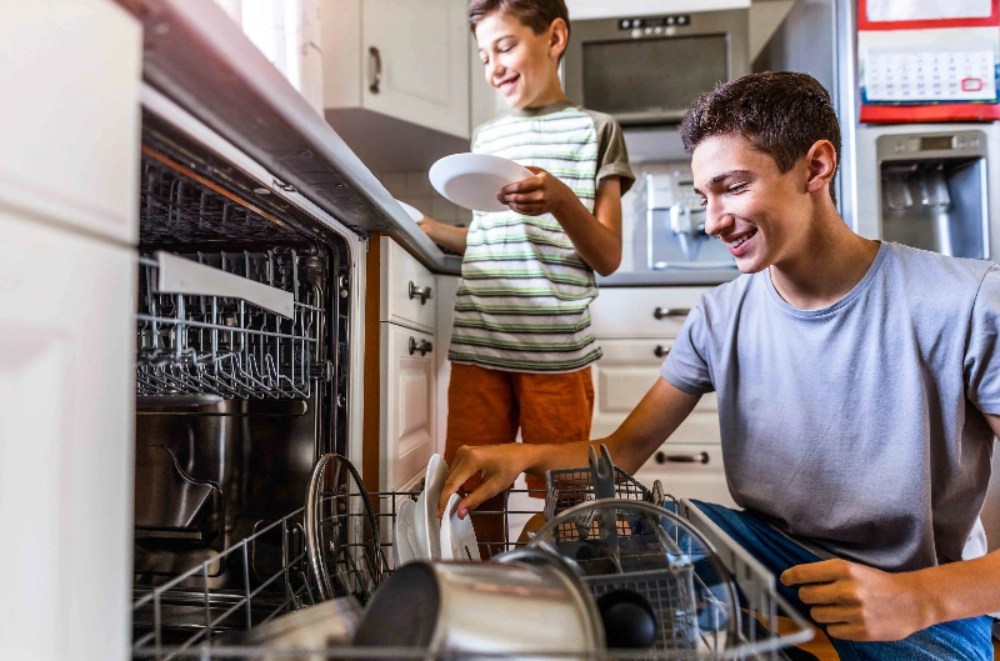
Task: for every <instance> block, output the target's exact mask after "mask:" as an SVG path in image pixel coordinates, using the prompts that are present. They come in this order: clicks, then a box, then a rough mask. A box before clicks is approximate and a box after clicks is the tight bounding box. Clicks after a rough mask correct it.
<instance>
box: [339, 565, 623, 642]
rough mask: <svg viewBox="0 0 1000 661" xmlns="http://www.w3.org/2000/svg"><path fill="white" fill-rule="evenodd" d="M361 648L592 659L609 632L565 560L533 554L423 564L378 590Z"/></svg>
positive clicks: (402, 570) (360, 628)
mask: <svg viewBox="0 0 1000 661" xmlns="http://www.w3.org/2000/svg"><path fill="white" fill-rule="evenodd" d="M354 644H355V645H357V646H362V647H368V646H370V647H383V648H390V647H395V648H400V647H403V648H418V649H422V650H426V653H427V654H428V655H430V656H436V655H450V654H455V653H459V654H466V653H485V654H503V655H512V656H516V658H518V659H530V658H532V657H538V658H540V657H544V656H546V655H547V654H548V655H554V654H558V655H559V658H573V656H574V655H577V654H579V656H580V658H584V657H585V658H592V657H593V656H594V654H595V652H597V651H599V650H603V649H604V647H605V643H604V631H603V628H602V626H601V620H600V615H599V614H598V612H597V607H596V605H595V603H594V600H593V598H592V597H591V595H590V593H589V592H588V590H587V589H586V587H585V586H584V585H583V583H582V581H581V580H580V578H579V577H578V576H577V575H576V574H575V572H574V571H573V569H572V568H571V567H570V566H569V565H568V564H567V563H566V562H565V561H564V560H562V559H561V558H559V557H558V556H552V555H551V554H548V553H545V552H542V551H537V550H529V551H528V552H527V553H519V554H518V555H514V556H510V557H508V558H503V557H501V558H500V559H499V561H497V562H459V561H417V562H412V563H410V564H408V565H405V566H403V567H401V568H400V569H398V570H397V571H396V572H395V573H394V574H393V575H392V576H390V577H389V579H388V580H387V581H386V582H385V583H383V584H382V586H381V587H380V588H379V589H378V591H376V593H375V597H374V599H373V600H372V602H371V603H370V604H369V605H368V608H367V609H366V611H365V613H364V615H363V617H362V620H361V623H360V624H359V626H358V630H357V632H356V635H355V637H354Z"/></svg>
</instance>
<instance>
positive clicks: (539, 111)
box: [510, 99, 576, 117]
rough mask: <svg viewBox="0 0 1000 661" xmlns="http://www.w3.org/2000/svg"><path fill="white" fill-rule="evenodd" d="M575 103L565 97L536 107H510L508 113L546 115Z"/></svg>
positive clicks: (516, 115) (518, 115) (521, 115)
mask: <svg viewBox="0 0 1000 661" xmlns="http://www.w3.org/2000/svg"><path fill="white" fill-rule="evenodd" d="M575 105H576V104H575V103H573V102H572V101H570V100H568V99H566V100H563V101H556V102H555V103H550V104H549V105H547V106H538V107H537V108H511V111H510V114H511V115H513V116H515V117H537V116H538V115H548V114H549V113H553V112H558V111H560V110H565V109H566V108H572V107H574V106H575Z"/></svg>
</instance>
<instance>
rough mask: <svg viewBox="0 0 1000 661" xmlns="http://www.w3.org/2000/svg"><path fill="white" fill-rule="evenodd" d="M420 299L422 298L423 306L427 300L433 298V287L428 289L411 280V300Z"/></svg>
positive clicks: (428, 286)
mask: <svg viewBox="0 0 1000 661" xmlns="http://www.w3.org/2000/svg"><path fill="white" fill-rule="evenodd" d="M418 297H419V298H420V304H421V305H424V304H426V303H427V300H428V299H429V298H430V297H431V286H430V285H427V286H426V287H420V286H418V285H417V284H416V283H415V282H413V281H412V280H410V300H411V301H412V300H413V299H415V298H418Z"/></svg>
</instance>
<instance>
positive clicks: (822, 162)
mask: <svg viewBox="0 0 1000 661" xmlns="http://www.w3.org/2000/svg"><path fill="white" fill-rule="evenodd" d="M805 160H806V166H807V168H808V171H807V177H808V178H807V180H806V190H807V191H808V192H810V193H817V192H819V191H823V190H830V181H831V180H832V179H833V176H834V175H835V174H836V173H837V150H836V149H834V148H833V144H832V143H831V142H830V141H829V140H817V141H816V142H815V143H813V146H812V147H810V148H809V151H808V152H806V156H805Z"/></svg>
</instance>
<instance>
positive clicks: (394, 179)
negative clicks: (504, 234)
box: [375, 171, 472, 226]
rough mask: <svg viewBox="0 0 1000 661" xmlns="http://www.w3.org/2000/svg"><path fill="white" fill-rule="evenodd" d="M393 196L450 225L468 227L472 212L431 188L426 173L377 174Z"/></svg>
mask: <svg viewBox="0 0 1000 661" xmlns="http://www.w3.org/2000/svg"><path fill="white" fill-rule="evenodd" d="M375 176H377V177H378V179H379V181H381V182H382V185H383V186H385V187H386V190H388V191H389V192H390V193H392V196H393V197H395V198H396V199H398V200H402V201H403V202H406V203H407V204H409V205H412V206H414V207H416V208H417V209H419V210H420V211H422V212H424V214H425V215H427V216H430V217H431V218H433V219H435V220H440V221H441V222H442V223H448V224H449V225H463V226H467V225H468V224H469V221H471V220H472V212H471V211H469V210H468V209H463V208H462V207H460V206H457V205H455V204H452V203H451V202H449V201H448V200H446V199H444V198H443V197H441V195H440V194H438V192H437V191H436V190H434V188H433V187H432V186H431V182H430V180H429V179H428V178H427V172H426V171H420V172H386V173H381V174H379V173H375Z"/></svg>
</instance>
